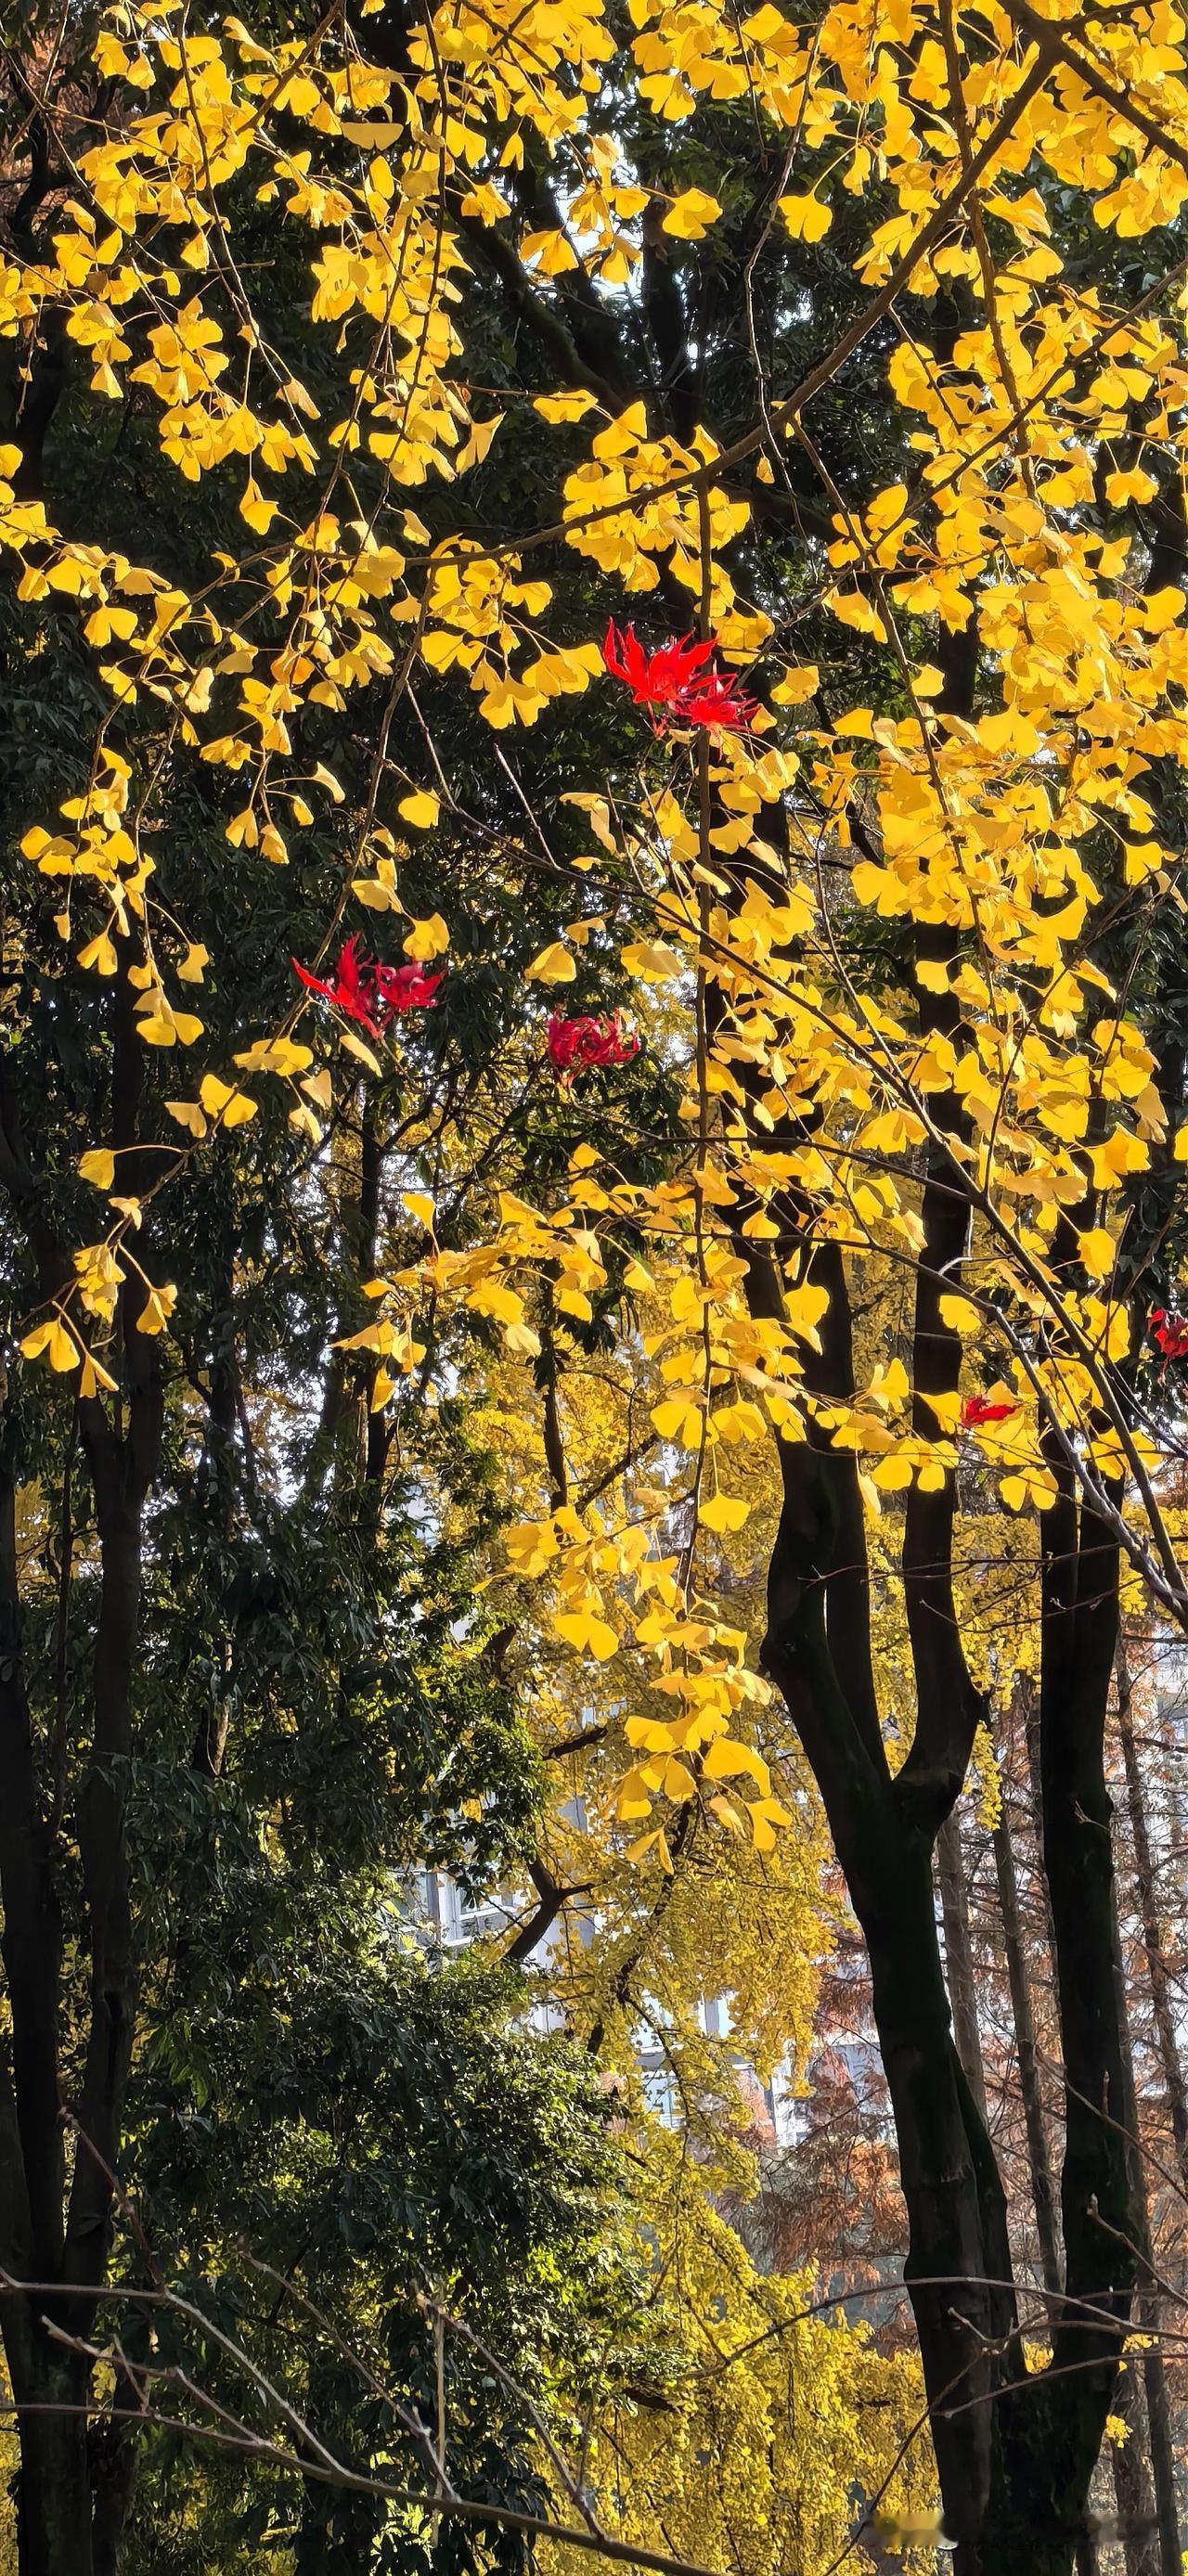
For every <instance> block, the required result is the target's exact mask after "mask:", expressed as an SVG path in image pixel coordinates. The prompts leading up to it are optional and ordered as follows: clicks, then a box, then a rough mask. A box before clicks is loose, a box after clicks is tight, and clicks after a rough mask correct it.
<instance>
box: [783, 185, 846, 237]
mask: <svg viewBox="0 0 1188 2576" xmlns="http://www.w3.org/2000/svg"><path fill="white" fill-rule="evenodd" d="M779 204H780V213H781V214H782V216H783V218H784V222H785V223H786V225H787V227H788V230H789V232H790V233H791V235H792V239H793V241H807V242H816V241H823V240H824V237H825V235H826V233H827V232H828V230H829V227H830V225H831V223H832V222H833V213H832V209H831V208H830V207H829V206H827V205H825V204H823V202H822V200H821V198H820V197H817V196H814V194H813V193H812V191H811V189H810V191H809V194H808V195H807V196H806V197H781V198H780V201H779Z"/></svg>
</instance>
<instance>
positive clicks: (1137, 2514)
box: [1111, 2368, 1175, 2576]
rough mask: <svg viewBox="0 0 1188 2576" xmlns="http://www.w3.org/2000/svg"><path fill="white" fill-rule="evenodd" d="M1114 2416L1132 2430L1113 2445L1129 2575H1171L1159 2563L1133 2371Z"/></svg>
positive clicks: (1126, 2374) (1125, 2378)
mask: <svg viewBox="0 0 1188 2576" xmlns="http://www.w3.org/2000/svg"><path fill="white" fill-rule="evenodd" d="M1114 2413H1115V2415H1117V2416H1118V2417H1119V2418H1120V2420H1121V2421H1122V2423H1124V2424H1126V2425H1127V2426H1128V2427H1129V2440H1127V2441H1125V2442H1119V2443H1114V2444H1112V2445H1111V2450H1112V2465H1113V2472H1114V2497H1115V2501H1116V2503H1117V2507H1118V2520H1119V2522H1120V2523H1121V2526H1122V2555H1123V2557H1124V2559H1125V2561H1126V2576H1168V2571H1167V2569H1166V2567H1165V2566H1163V2565H1161V2562H1160V2551H1159V2537H1160V2536H1159V2532H1158V2530H1157V2528H1156V2525H1155V2516H1154V2505H1153V2500H1152V2495H1151V2481H1150V2479H1149V2477H1148V2475H1147V2464H1146V2461H1145V2459H1144V2457H1143V2412H1142V2407H1141V2405H1140V2403H1139V2391H1138V2383H1137V2381H1136V2379H1135V2376H1134V2371H1133V2368H1131V2369H1129V2370H1124V2371H1123V2373H1122V2376H1121V2378H1120V2379H1119V2382H1118V2390H1117V2395H1116V2396H1115V2399H1114ZM1173 2576H1175V2571H1174V2570H1173Z"/></svg>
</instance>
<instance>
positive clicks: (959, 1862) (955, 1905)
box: [936, 1807, 986, 2121]
mask: <svg viewBox="0 0 1188 2576" xmlns="http://www.w3.org/2000/svg"><path fill="white" fill-rule="evenodd" d="M936 1878H937V1886H938V1888H939V1890H940V1901H941V1921H942V1924H943V1925H944V1934H945V1971H946V1975H947V1977H948V1985H949V2001H950V2004H951V2005H952V2008H953V2037H954V2039H955V2041H956V2044H957V2054H958V2057H959V2058H960V2060H961V2065H962V2070H963V2073H964V2075H965V2080H966V2083H967V2084H968V2086H969V2089H970V2092H971V2093H972V2095H973V2097H974V2100H975V2102H976V2103H977V2106H978V2116H979V2118H980V2119H981V2120H982V2121H984V2120H985V2118H986V2078H985V2074H984V2071H983V2067H982V2041H981V2034H980V2032H979V2030H978V2005H977V1989H976V1984H975V1980H974V1963H973V1943H972V1941H971V1939H970V1931H969V1894H968V1890H967V1888H966V1883H965V1849H964V1844H963V1841H962V1835H961V1819H960V1816H959V1815H958V1812H957V1809H956V1807H954V1809H953V1812H952V1815H950V1816H946V1818H945V1821H944V1823H943V1825H942V1826H941V1829H940V1832H939V1834H938V1835H937V1838H936Z"/></svg>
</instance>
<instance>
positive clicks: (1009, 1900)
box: [994, 1794, 1060, 2291]
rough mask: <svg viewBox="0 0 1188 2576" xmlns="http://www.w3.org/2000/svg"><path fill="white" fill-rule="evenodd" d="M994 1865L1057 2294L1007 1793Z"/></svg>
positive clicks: (1037, 2191) (1038, 2200)
mask: <svg viewBox="0 0 1188 2576" xmlns="http://www.w3.org/2000/svg"><path fill="white" fill-rule="evenodd" d="M994 1866H995V1869H996V1871H997V1875H998V1900H999V1911H1000V1916H1001V1922H1002V1940H1003V1948H1004V1950H1005V1953H1006V1964H1007V1979H1008V1982H1009V1985H1010V1990H1011V2013H1012V2017H1013V2020H1014V2025H1015V2054H1016V2058H1017V2061H1018V2067H1019V2090H1020V2093H1021V2094H1022V2097H1023V2119H1024V2124H1025V2127H1026V2131H1027V2163H1028V2171H1029V2174H1030V2178H1031V2199H1032V2206H1033V2208H1034V2210H1035V2228H1036V2236H1037V2238H1038V2241H1039V2257H1040V2275H1041V2278H1042V2280H1043V2284H1044V2288H1045V2289H1046V2290H1052V2291H1058V2290H1059V2288H1060V2249H1059V2246H1058V2243H1057V2237H1056V2192H1055V2186H1054V2183H1053V2179H1052V2162H1051V2157H1050V2155H1049V2153H1048V2133H1047V2127H1046V2125H1045V2121H1044V2101H1043V2092H1042V2089H1041V2085H1040V2074H1039V2060H1038V2057H1037V2055H1036V2044H1035V2016H1034V2013H1033V2011H1032V2006H1031V1979H1030V1977H1029V1975H1028V1971H1027V1960H1026V1957H1025V1955H1024V1949H1023V1933H1022V1926H1021V1922H1020V1916H1019V1881H1018V1875H1017V1872H1016V1869H1015V1847H1014V1843H1013V1841H1012V1839H1011V1825H1010V1813H1009V1808H1008V1805H1007V1801H1006V1796H1005V1794H1004V1798H1003V1805H1002V1813H1001V1815H1000V1816H999V1819H998V1823H997V1824H996V1826H995V1828H994Z"/></svg>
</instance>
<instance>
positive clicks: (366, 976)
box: [292, 939, 441, 1038]
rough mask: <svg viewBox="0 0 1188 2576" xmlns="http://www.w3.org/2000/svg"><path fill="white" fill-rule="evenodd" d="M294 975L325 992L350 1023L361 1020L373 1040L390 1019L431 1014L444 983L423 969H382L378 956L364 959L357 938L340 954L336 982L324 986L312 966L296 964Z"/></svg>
mask: <svg viewBox="0 0 1188 2576" xmlns="http://www.w3.org/2000/svg"><path fill="white" fill-rule="evenodd" d="M292 964H293V972H294V974H296V975H299V976H300V977H301V981H302V983H303V984H308V986H309V989H310V992H311V993H321V994H323V995H324V996H325V999H326V1000H327V1001H328V1002H333V1003H334V1006H335V1008H336V1010H339V1011H342V1012H343V1013H344V1015H345V1017H346V1018H347V1019H348V1020H358V1022H359V1025H360V1027H361V1028H364V1029H370V1031H371V1034H372V1037H373V1038H378V1037H381V1036H382V1034H383V1031H384V1030H385V1028H386V1027H387V1025H388V1022H389V1020H392V1019H395V1018H397V1017H399V1015H400V1014H401V1013H402V1012H404V1011H429V1010H432V1008H433V997H434V994H435V993H436V991H437V987H438V985H439V984H440V982H441V974H440V973H438V974H436V975H427V974H426V973H425V969H424V967H423V966H415V965H413V966H381V965H380V964H379V962H378V960H377V959H376V958H374V957H361V956H360V954H359V942H358V940H357V939H348V940H347V942H346V945H345V947H343V948H340V950H339V952H338V962H337V964H336V966H335V969H334V980H333V982H332V983H330V984H326V983H323V981H322V979H321V977H320V976H319V975H311V974H310V971H309V968H308V966H302V965H300V964H299V963H298V960H297V959H296V957H294V959H293V961H292Z"/></svg>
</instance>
